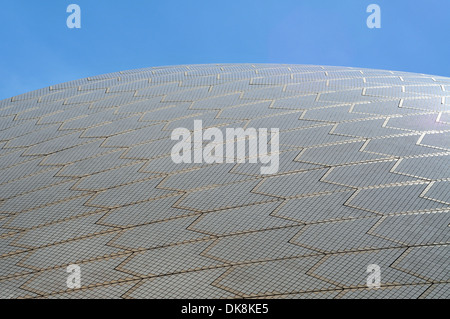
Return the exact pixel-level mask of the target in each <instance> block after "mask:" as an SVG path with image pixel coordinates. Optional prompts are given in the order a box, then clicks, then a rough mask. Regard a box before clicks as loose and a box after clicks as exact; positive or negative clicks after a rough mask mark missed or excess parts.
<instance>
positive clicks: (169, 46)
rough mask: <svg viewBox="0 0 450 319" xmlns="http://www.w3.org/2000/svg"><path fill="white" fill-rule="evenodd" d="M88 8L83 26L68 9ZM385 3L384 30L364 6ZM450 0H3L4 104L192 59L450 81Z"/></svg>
mask: <svg viewBox="0 0 450 319" xmlns="http://www.w3.org/2000/svg"><path fill="white" fill-rule="evenodd" d="M71 3H75V4H78V5H79V6H80V7H81V19H82V21H81V26H82V27H81V29H69V28H67V26H66V19H67V16H68V15H69V14H68V13H66V8H67V6H68V5H69V4H71ZM371 3H376V4H378V5H379V6H380V7H381V29H369V28H367V26H366V19H367V17H368V15H369V13H366V7H367V6H368V5H369V4H371ZM449 13H450V1H448V0H423V1H407V0H369V1H366V0H339V1H337V0H329V1H327V0H292V1H290V0H227V1H218V0H180V1H175V0H158V1H157V0H128V1H124V0H114V1H112V0H68V1H66V0H45V1H36V0H5V1H2V3H1V7H0V19H1V20H0V21H1V23H2V28H0V40H1V41H0V54H1V59H0V74H1V76H0V99H3V98H8V97H11V96H14V95H18V94H21V93H24V92H28V91H31V90H35V89H38V88H42V87H46V86H49V85H52V84H57V83H61V82H66V81H71V80H75V79H79V78H84V77H88V76H93V75H98V74H103V73H109V72H115V71H121V70H128V69H135V68H142V67H149V66H163V65H176V64H194V63H246V62H253V63H294V64H322V65H341V66H355V67H366V68H379V69H391V70H399V71H410V72H419V73H428V74H435V75H443V76H450V61H449V57H450V40H449V36H448V34H449V31H450V15H449Z"/></svg>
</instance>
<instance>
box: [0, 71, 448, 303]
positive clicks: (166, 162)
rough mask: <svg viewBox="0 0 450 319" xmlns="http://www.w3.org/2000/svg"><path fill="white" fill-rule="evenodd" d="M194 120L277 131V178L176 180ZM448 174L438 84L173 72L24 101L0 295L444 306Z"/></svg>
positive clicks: (189, 166) (124, 75) (243, 171)
mask: <svg viewBox="0 0 450 319" xmlns="http://www.w3.org/2000/svg"><path fill="white" fill-rule="evenodd" d="M195 120H202V125H203V129H204V130H205V129H207V128H218V129H219V130H221V131H223V132H225V131H226V129H227V128H255V129H257V130H260V129H262V128H274V129H275V128H276V129H278V130H279V135H278V138H279V153H277V155H278V158H279V168H278V170H277V171H276V172H275V173H272V174H261V172H260V168H261V163H248V162H249V159H248V158H247V161H246V162H244V163H238V162H236V161H235V162H233V163H213V164H208V163H205V162H204V161H200V162H198V163H195V162H194V163H180V164H176V163H174V161H173V160H172V157H171V150H172V148H173V146H174V144H175V143H176V141H174V140H172V139H171V134H172V133H173V131H174V130H175V129H176V128H186V129H188V130H190V131H192V130H193V128H194V121H195ZM271 137H273V136H271ZM200 145H202V144H200ZM247 155H248V154H247ZM449 167H450V78H444V77H435V76H431V75H424V74H413V73H405V72H394V71H385V70H371V69H360V68H347V67H331V66H314V65H277V64H274V65H267V64H262V65H260V64H221V65H184V66H174V67H157V68H147V69H140V70H131V71H123V72H117V73H112V74H107V75H100V76H95V77H90V78H87V79H82V80H76V81H72V82H68V83H63V84H59V85H54V86H51V87H49V88H44V89H41V90H37V91H33V92H29V93H25V94H22V95H19V96H16V97H13V98H11V99H7V100H3V101H0V170H1V174H0V200H1V202H0V265H1V266H0V287H1V288H0V291H1V292H0V293H1V294H3V295H5V296H3V297H5V298H17V297H32V298H33V297H48V298H86V297H90V298H119V297H122V298H233V297H267V298H369V297H370V298H449V291H450V288H449V282H448V280H449V278H448V273H449V260H450V250H449V247H448V246H447V245H448V243H449V241H450V231H449V227H448V226H449V223H450V214H449V211H450V170H449ZM73 264H75V265H78V266H79V267H80V270H81V288H80V289H70V288H68V287H67V276H68V273H67V272H66V270H67V266H68V265H73ZM374 264H375V265H377V266H379V269H380V272H381V287H380V288H378V289H373V288H372V289H369V288H368V287H367V278H368V276H370V275H371V274H370V273H367V270H368V266H369V265H374Z"/></svg>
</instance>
